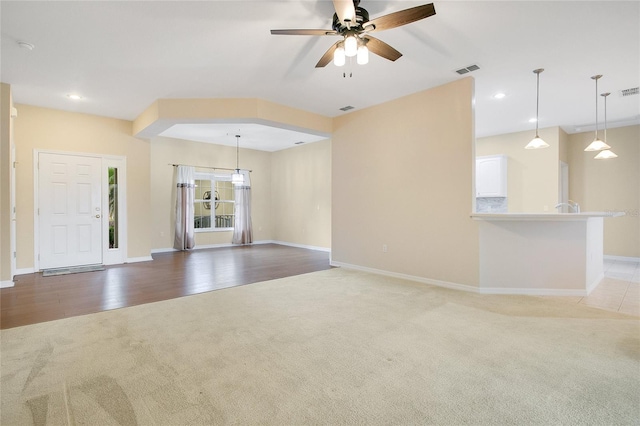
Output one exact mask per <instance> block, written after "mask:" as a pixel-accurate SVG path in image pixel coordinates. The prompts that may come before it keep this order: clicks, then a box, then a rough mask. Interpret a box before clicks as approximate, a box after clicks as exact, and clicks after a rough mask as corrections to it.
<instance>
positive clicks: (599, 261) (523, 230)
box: [471, 212, 624, 296]
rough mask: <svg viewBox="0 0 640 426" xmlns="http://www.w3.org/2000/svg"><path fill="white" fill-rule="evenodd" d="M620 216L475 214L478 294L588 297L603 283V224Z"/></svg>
mask: <svg viewBox="0 0 640 426" xmlns="http://www.w3.org/2000/svg"><path fill="white" fill-rule="evenodd" d="M623 215H624V213H621V212H584V213H474V214H472V215H471V217H472V218H473V219H474V220H477V221H479V233H480V292H482V293H491V294H532V295H556V296H587V295H588V294H589V293H590V292H591V291H592V290H593V289H594V288H595V287H596V286H597V285H598V284H599V283H600V281H601V280H602V278H603V277H604V269H603V230H604V218H607V217H617V216H623Z"/></svg>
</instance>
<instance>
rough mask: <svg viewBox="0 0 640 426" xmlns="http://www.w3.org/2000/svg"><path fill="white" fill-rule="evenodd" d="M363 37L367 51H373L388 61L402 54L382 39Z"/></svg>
mask: <svg viewBox="0 0 640 426" xmlns="http://www.w3.org/2000/svg"><path fill="white" fill-rule="evenodd" d="M363 38H364V39H365V40H366V41H367V49H369V52H372V53H375V54H376V55H378V56H382V57H383V58H385V59H388V60H390V61H395V60H397V59H398V58H400V57H401V56H402V53H400V52H398V51H397V50H396V49H394V48H393V47H391V46H389V45H388V44H387V43H385V42H384V41H382V40H378V39H377V38H374V37H371V36H364V37H363Z"/></svg>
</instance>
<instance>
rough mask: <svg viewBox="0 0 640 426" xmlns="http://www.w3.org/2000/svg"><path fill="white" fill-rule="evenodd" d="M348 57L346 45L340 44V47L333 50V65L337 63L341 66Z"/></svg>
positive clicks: (337, 65)
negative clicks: (345, 49) (345, 50)
mask: <svg viewBox="0 0 640 426" xmlns="http://www.w3.org/2000/svg"><path fill="white" fill-rule="evenodd" d="M346 59H347V58H346V57H345V54H344V47H342V46H339V47H338V48H336V50H335V51H334V52H333V65H335V66H336V67H341V66H343V65H344V64H345V62H346Z"/></svg>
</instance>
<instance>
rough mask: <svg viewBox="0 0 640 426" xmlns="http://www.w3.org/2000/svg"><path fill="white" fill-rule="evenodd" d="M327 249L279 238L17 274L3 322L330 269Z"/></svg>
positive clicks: (0, 298)
mask: <svg viewBox="0 0 640 426" xmlns="http://www.w3.org/2000/svg"><path fill="white" fill-rule="evenodd" d="M329 268H330V266H329V253H326V252H321V251H314V250H307V249H300V248H295V247H289V246H283V245H277V244H257V245H253V246H240V247H228V248H218V249H203V250H194V251H190V252H170V253H160V254H154V255H153V261H150V262H141V263H131V264H126V265H115V266H107V267H106V269H105V270H104V271H95V272H84V273H78V274H69V275H59V276H51V277H43V276H42V274H41V273H35V274H26V275H18V276H16V277H15V280H14V281H15V286H14V287H10V288H3V289H1V290H0V311H1V315H0V328H2V329H6V328H12V327H18V326H22V325H28V324H35V323H39V322H45V321H52V320H56V319H61V318H66V317H72V316H78V315H85V314H90V313H95V312H100V311H106V310H110V309H117V308H123V307H126V306H134V305H140V304H143V303H150V302H157V301H160V300H166V299H173V298H177V297H182V296H187V295H190V294H196V293H203V292H206V291H212V290H218V289H222V288H227V287H234V286H239V285H244V284H251V283H255V282H259V281H266V280H272V279H277V278H283V277H288V276H293V275H299V274H304V273H307V272H314V271H320V270H324V269H329Z"/></svg>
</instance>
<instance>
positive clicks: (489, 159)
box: [476, 155, 507, 197]
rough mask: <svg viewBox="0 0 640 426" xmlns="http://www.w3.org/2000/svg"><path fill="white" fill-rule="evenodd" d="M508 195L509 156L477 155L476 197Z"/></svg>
mask: <svg viewBox="0 0 640 426" xmlns="http://www.w3.org/2000/svg"><path fill="white" fill-rule="evenodd" d="M506 196H507V156H506V155H487V156H483V157H476V197H506Z"/></svg>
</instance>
